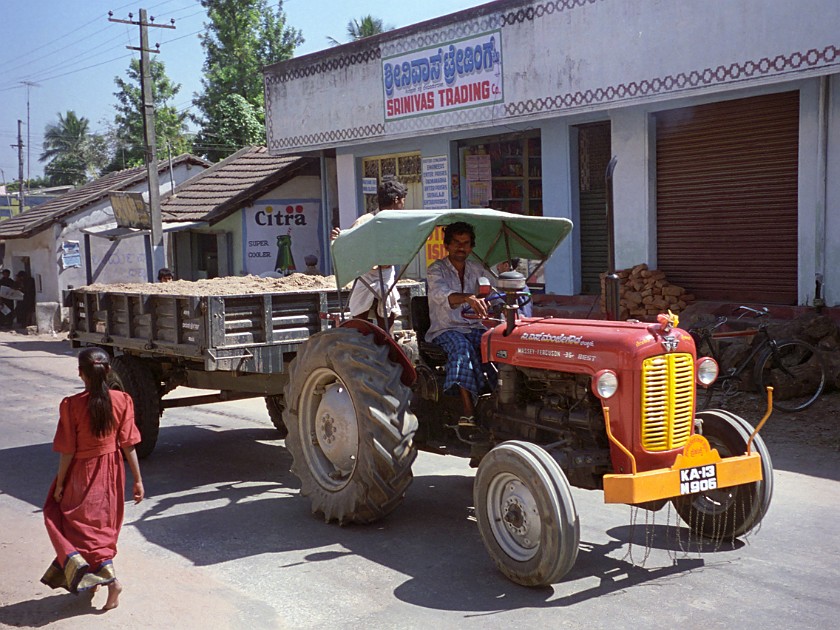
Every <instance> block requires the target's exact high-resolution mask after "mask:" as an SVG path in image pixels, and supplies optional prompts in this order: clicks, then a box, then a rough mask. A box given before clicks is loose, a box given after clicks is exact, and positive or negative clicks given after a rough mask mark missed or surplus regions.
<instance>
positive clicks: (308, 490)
mask: <svg viewBox="0 0 840 630" xmlns="http://www.w3.org/2000/svg"><path fill="white" fill-rule="evenodd" d="M289 374H290V377H289V382H288V383H287V384H286V388H285V395H284V398H285V401H286V409H285V411H284V420H285V424H286V427H287V428H288V430H289V435H288V437H287V438H286V448H287V449H288V450H289V452H290V453H291V454H292V457H293V463H292V472H293V473H295V474H296V475H297V476H298V478H299V479H300V482H301V494H302V495H303V496H308V497H309V498H310V500H311V502H312V513H313V514H321V515H323V517H324V519H325V520H326V521H327V522H330V521H338V522H339V523H370V522H372V521H375V520H377V519H380V518H382V517H383V516H385V515H387V514H389V513H390V512H391V511H393V510H394V509H395V508H396V507H397V505H399V504H400V502H401V501H402V499H403V496H404V493H405V490H406V488H408V486H409V484H410V483H411V481H412V478H413V477H412V474H411V464H412V463H413V462H414V459H415V457H416V456H417V450H416V448H415V446H414V444H413V438H414V433H415V432H416V431H417V419H416V418H415V417H414V414H412V413H411V411H410V410H409V407H408V405H409V400H410V397H411V390H410V389H409V388H408V387H406V386H405V385H403V383H402V382H401V381H400V377H401V375H402V368H401V367H400V366H399V365H397V364H396V363H392V362H391V361H390V360H389V359H388V348H387V347H386V346H378V345H376V343H375V342H374V339H373V336H371V335H363V334H362V333H360V332H359V331H357V330H354V329H350V328H336V329H333V330H329V331H326V332H322V333H318V334H316V335H313V336H312V337H311V338H310V339H309V340H308V341H307V342H306V343H305V344H303V346H302V347H301V348H300V351H299V352H298V354H297V357H296V358H295V359H294V360H293V361H292V363H291V365H290V368H289Z"/></svg>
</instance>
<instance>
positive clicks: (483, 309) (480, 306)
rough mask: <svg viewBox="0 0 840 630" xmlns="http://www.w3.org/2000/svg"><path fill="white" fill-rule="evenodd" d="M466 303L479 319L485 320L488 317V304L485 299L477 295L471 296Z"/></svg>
mask: <svg viewBox="0 0 840 630" xmlns="http://www.w3.org/2000/svg"><path fill="white" fill-rule="evenodd" d="M464 302H465V303H466V304H467V305H469V307H470V308H471V309H472V310H473V312H474V313H475V314H476V315H477V316H478V317H479V319H485V318H486V317H487V307H488V304H487V300H485V299H484V298H480V297H478V296H477V295H469V296H467V298H466V299H465V300H464Z"/></svg>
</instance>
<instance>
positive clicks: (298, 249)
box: [242, 199, 324, 276]
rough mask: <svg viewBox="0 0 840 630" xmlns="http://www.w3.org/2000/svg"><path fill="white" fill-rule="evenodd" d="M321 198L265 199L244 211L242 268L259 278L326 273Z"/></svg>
mask: <svg viewBox="0 0 840 630" xmlns="http://www.w3.org/2000/svg"><path fill="white" fill-rule="evenodd" d="M320 219H321V200H320V199H264V200H261V201H258V202H256V203H255V204H254V205H253V206H251V207H250V208H245V209H244V210H243V211H242V220H243V223H244V224H243V229H242V243H243V247H242V252H243V257H244V260H243V264H242V267H243V269H244V270H245V273H248V274H253V275H255V276H259V275H263V276H274V275H280V276H287V275H289V274H291V273H295V272H298V273H304V272H305V271H306V268H307V267H310V268H311V267H317V268H318V269H319V270H321V271H323V268H324V267H323V256H322V251H321V241H320V238H319V234H320V233H321V228H320Z"/></svg>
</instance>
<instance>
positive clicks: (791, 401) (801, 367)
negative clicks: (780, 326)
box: [755, 339, 826, 411]
mask: <svg viewBox="0 0 840 630" xmlns="http://www.w3.org/2000/svg"><path fill="white" fill-rule="evenodd" d="M825 373H826V369H825V360H824V359H823V357H822V355H821V354H820V352H819V350H817V349H816V348H814V346H812V345H811V344H809V343H806V342H804V341H799V340H797V339H794V340H790V341H780V342H777V343H776V345H775V347H773V346H770V347H768V348H767V350H765V351H764V353H763V354H762V355H761V356H760V357H759V359H758V361H757V362H756V364H755V382H756V383H758V385H759V386H760V388H761V391H762V392H764V391H766V389H767V386H768V385H769V386H772V387H773V408H774V409H776V410H778V411H802V410H803V409H807V408H808V407H810V406H811V405H813V404H814V401H815V400H816V399H817V398H818V397H819V395H820V394H821V393H822V391H823V389H824V388H825Z"/></svg>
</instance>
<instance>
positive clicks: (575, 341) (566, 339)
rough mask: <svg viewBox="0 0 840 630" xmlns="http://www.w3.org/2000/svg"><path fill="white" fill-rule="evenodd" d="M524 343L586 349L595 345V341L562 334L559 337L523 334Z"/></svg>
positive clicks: (547, 334)
mask: <svg viewBox="0 0 840 630" xmlns="http://www.w3.org/2000/svg"><path fill="white" fill-rule="evenodd" d="M522 341H547V342H549V343H565V344H569V345H572V346H583V347H584V348H591V347H592V346H594V345H595V342H594V341H590V340H587V339H584V338H583V337H581V336H580V335H567V334H565V333H560V334H559V335H550V334H549V333H544V332H542V333H523V335H522Z"/></svg>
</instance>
